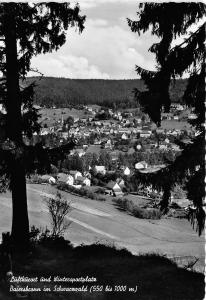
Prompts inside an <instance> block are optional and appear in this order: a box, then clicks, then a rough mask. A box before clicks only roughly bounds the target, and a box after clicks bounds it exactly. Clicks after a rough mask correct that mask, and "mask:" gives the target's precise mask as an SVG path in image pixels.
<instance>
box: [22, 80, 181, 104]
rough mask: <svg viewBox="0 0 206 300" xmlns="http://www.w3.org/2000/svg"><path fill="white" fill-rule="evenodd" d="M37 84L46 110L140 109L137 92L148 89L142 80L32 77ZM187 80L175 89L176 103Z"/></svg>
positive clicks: (38, 96)
mask: <svg viewBox="0 0 206 300" xmlns="http://www.w3.org/2000/svg"><path fill="white" fill-rule="evenodd" d="M34 81H35V82H36V87H35V103H36V104H38V105H40V106H46V107H52V106H54V105H55V106H56V107H69V106H73V105H78V104H84V105H86V104H100V105H102V106H106V107H111V108H115V106H116V107H118V108H119V105H120V106H121V108H132V107H135V106H136V102H135V100H134V97H133V90H134V88H138V89H139V90H140V91H142V90H144V89H145V86H144V83H143V81H142V80H140V79H130V80H104V79H66V78H55V77H43V78H42V79H41V80H40V77H29V78H28V79H27V83H29V82H34ZM185 86H186V80H177V81H176V82H175V83H174V84H172V85H171V88H170V94H171V98H172V102H180V101H181V97H182V95H183V92H184V89H185Z"/></svg>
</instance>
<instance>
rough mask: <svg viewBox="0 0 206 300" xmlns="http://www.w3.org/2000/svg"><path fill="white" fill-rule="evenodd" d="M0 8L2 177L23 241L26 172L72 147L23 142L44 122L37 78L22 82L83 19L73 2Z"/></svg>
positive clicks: (16, 235)
mask: <svg viewBox="0 0 206 300" xmlns="http://www.w3.org/2000/svg"><path fill="white" fill-rule="evenodd" d="M0 11H1V14H0V39H1V42H3V43H2V44H1V46H0V71H1V73H2V74H3V77H2V78H1V80H0V104H2V105H3V107H4V108H5V112H6V113H5V114H2V113H1V114H0V120H1V123H0V125H1V135H0V177H1V178H3V180H1V183H2V184H3V185H4V186H6V187H8V185H9V187H10V189H11V190H12V201H13V221H12V239H13V240H14V241H15V243H16V244H17V243H18V244H22V243H24V242H26V241H28V237H29V221H28V209H27V194H26V180H25V176H26V174H28V173H30V172H32V171H33V170H34V169H35V168H36V169H40V172H41V171H42V170H44V169H45V168H46V169H47V168H48V167H49V165H50V163H51V157H52V159H53V157H55V159H56V157H57V156H58V157H59V156H61V155H62V154H64V153H65V152H66V151H67V152H69V150H70V149H71V148H72V147H73V145H74V144H73V143H72V142H71V143H69V144H68V145H64V146H63V148H62V147H61V148H60V149H59V148H58V149H45V148H44V147H43V146H42V145H41V144H37V145H35V146H34V147H32V146H26V145H25V143H24V137H27V138H28V139H29V138H31V136H32V133H33V132H34V131H38V130H39V129H40V126H39V124H38V122H37V121H38V110H37V109H35V107H34V106H33V98H34V87H35V82H34V81H32V82H30V83H29V84H23V85H22V82H23V83H25V78H26V75H27V73H28V72H29V71H30V70H31V66H30V62H31V58H32V57H33V56H35V55H38V54H41V53H47V52H52V51H55V50H58V49H59V48H60V47H61V46H62V45H63V44H64V43H65V41H66V30H67V29H68V28H69V27H74V26H75V27H76V28H77V29H79V32H82V30H83V29H84V25H83V24H84V21H85V17H84V16H81V15H80V14H79V13H80V8H79V6H78V5H76V6H75V7H74V8H73V9H72V8H70V5H69V3H61V4H60V3H35V4H28V3H14V2H13V3H1V4H0ZM20 82H21V83H20ZM55 159H54V160H55Z"/></svg>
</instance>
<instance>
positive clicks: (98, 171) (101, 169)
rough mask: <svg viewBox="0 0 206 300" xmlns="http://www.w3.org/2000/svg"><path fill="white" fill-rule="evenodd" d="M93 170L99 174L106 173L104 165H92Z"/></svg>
mask: <svg viewBox="0 0 206 300" xmlns="http://www.w3.org/2000/svg"><path fill="white" fill-rule="evenodd" d="M94 170H95V171H96V172H97V173H101V174H103V175H105V174H106V169H105V166H95V167H94Z"/></svg>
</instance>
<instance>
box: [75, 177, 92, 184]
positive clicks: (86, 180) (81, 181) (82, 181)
mask: <svg viewBox="0 0 206 300" xmlns="http://www.w3.org/2000/svg"><path fill="white" fill-rule="evenodd" d="M77 183H78V184H82V185H86V186H90V185H91V180H90V179H89V178H87V177H78V178H77Z"/></svg>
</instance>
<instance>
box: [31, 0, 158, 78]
mask: <svg viewBox="0 0 206 300" xmlns="http://www.w3.org/2000/svg"><path fill="white" fill-rule="evenodd" d="M70 3H72V1H70ZM79 5H80V8H81V14H82V15H86V22H85V29H84V30H83V32H82V33H81V34H79V32H78V31H75V29H74V28H70V29H69V30H68V32H67V40H66V43H65V44H64V45H63V46H62V47H61V48H60V49H59V50H58V51H57V52H53V53H49V54H45V55H43V54H42V55H38V56H36V57H34V58H33V59H32V67H33V68H35V69H38V70H39V71H40V72H42V73H43V74H44V76H55V77H66V78H81V79H83V78H86V79H88V78H103V79H130V78H137V74H136V72H135V65H139V66H142V67H144V68H146V69H152V70H154V68H155V60H154V55H152V54H151V53H149V52H148V48H149V47H150V46H151V44H152V43H153V42H154V41H155V40H154V38H152V37H151V35H150V34H149V33H146V34H144V35H143V36H141V37H139V36H138V35H137V34H136V33H133V32H131V30H130V28H129V26H128V24H127V20H126V18H131V19H136V12H137V10H138V2H137V1H136V0H79ZM71 6H72V4H71ZM29 75H38V74H35V73H30V74H29Z"/></svg>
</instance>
